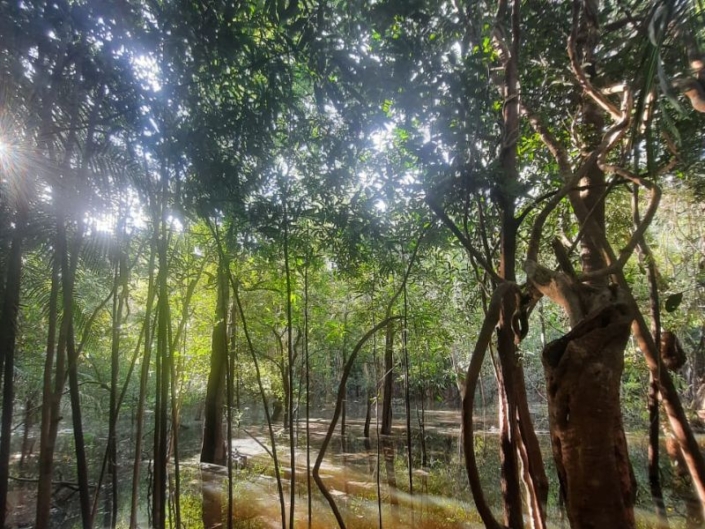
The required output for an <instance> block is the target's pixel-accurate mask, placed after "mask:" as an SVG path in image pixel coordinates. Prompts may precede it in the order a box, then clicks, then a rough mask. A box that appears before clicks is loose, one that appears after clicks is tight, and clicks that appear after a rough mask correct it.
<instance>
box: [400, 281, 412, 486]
mask: <svg viewBox="0 0 705 529" xmlns="http://www.w3.org/2000/svg"><path fill="white" fill-rule="evenodd" d="M408 312H409V300H408V298H407V292H406V287H404V317H403V328H402V334H401V343H402V356H403V357H404V401H405V403H404V406H405V411H406V456H407V465H408V470H409V494H411V495H413V494H414V459H413V450H412V448H413V447H412V445H411V396H410V390H409V344H408V340H409V327H408V324H409V314H408Z"/></svg>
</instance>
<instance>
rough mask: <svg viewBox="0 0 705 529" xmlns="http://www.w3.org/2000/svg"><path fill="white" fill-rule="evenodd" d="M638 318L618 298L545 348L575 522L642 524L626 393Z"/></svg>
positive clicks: (559, 458) (561, 472)
mask: <svg viewBox="0 0 705 529" xmlns="http://www.w3.org/2000/svg"><path fill="white" fill-rule="evenodd" d="M631 319H632V316H631V313H630V311H629V309H628V307H627V306H626V305H624V304H621V303H611V304H609V305H607V306H605V307H603V308H601V309H598V310H596V311H595V312H593V313H592V314H591V315H589V316H588V317H586V318H584V319H583V320H582V321H581V322H580V323H578V324H577V325H576V326H575V327H574V328H573V330H571V331H570V332H569V333H568V334H566V335H565V336H563V337H562V338H559V339H558V340H555V341H553V342H551V343H549V344H548V345H547V346H546V348H545V349H544V351H543V355H542V360H543V364H544V370H545V375H546V383H547V388H548V404H549V424H550V429H551V443H552V446H553V455H554V459H555V461H556V469H557V472H558V477H559V480H560V482H561V486H562V490H563V494H564V500H565V505H566V510H567V514H568V519H569V520H570V524H571V527H572V528H594V529H598V528H602V527H620V528H629V527H634V511H633V507H634V495H635V487H634V482H633V479H634V478H633V475H632V472H631V466H630V463H629V454H628V451H627V444H626V438H625V435H624V430H623V426H622V413H621V408H620V400H619V390H620V378H621V374H622V370H623V367H624V349H625V347H626V344H627V340H628V339H629V334H630V324H631Z"/></svg>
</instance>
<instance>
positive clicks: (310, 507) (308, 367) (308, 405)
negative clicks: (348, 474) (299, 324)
mask: <svg viewBox="0 0 705 529" xmlns="http://www.w3.org/2000/svg"><path fill="white" fill-rule="evenodd" d="M308 267H309V260H308V259H307V260H306V264H305V265H304V361H305V362H306V499H307V504H308V505H307V507H308V529H311V523H312V521H313V503H312V498H311V364H310V362H311V357H310V356H309V350H308V302H309V300H308Z"/></svg>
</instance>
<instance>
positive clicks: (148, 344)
mask: <svg viewBox="0 0 705 529" xmlns="http://www.w3.org/2000/svg"><path fill="white" fill-rule="evenodd" d="M154 229H155V230H156V229H157V225H156V224H155V225H154ZM156 245H157V241H156V231H155V237H154V238H153V239H152V243H151V247H150V255H149V279H148V283H147V303H146V307H145V314H144V323H143V325H144V354H143V356H142V372H141V375H140V388H139V396H138V398H137V413H136V419H135V420H136V422H137V426H136V432H135V457H134V461H133V463H132V496H131V501H130V529H137V508H138V506H139V489H140V470H141V468H142V436H143V430H144V408H145V399H146V396H147V382H148V380H149V366H150V362H151V357H152V309H153V306H154V297H155V293H156V286H155V281H154V280H155V277H154V269H155V261H156V254H157V251H156Z"/></svg>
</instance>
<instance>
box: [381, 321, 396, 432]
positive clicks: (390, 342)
mask: <svg viewBox="0 0 705 529" xmlns="http://www.w3.org/2000/svg"><path fill="white" fill-rule="evenodd" d="M393 392H394V323H393V322H392V321H390V322H389V326H388V327H387V332H386V333H385V337H384V390H383V393H382V435H392V393H393Z"/></svg>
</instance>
